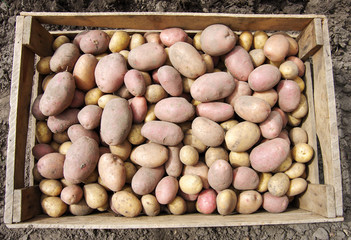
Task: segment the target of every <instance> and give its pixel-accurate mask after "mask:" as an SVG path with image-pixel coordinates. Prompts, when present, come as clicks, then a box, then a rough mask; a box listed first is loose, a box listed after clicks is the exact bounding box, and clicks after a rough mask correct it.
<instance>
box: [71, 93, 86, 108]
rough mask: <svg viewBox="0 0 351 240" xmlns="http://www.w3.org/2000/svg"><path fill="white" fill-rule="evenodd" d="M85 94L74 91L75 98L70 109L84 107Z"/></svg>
mask: <svg viewBox="0 0 351 240" xmlns="http://www.w3.org/2000/svg"><path fill="white" fill-rule="evenodd" d="M84 98H85V95H84V92H82V91H80V90H78V89H76V90H75V91H74V96H73V100H72V102H71V104H70V105H69V107H70V108H80V107H82V106H83V105H84Z"/></svg>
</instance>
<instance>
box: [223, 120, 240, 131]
mask: <svg viewBox="0 0 351 240" xmlns="http://www.w3.org/2000/svg"><path fill="white" fill-rule="evenodd" d="M238 123H239V122H238V121H237V120H227V121H225V122H222V123H221V124H220V125H221V127H222V128H223V129H224V131H228V130H229V129H231V128H232V127H234V126H235V125H237V124H238Z"/></svg>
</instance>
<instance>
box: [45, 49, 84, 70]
mask: <svg viewBox="0 0 351 240" xmlns="http://www.w3.org/2000/svg"><path fill="white" fill-rule="evenodd" d="M79 56H80V53H79V49H78V47H77V46H76V45H74V44H73V43H65V44H62V45H61V46H60V47H59V48H58V49H56V51H55V53H54V55H53V56H52V57H51V59H50V69H51V71H53V72H56V73H58V72H64V71H68V72H72V70H73V67H74V65H75V64H76V62H77V60H78V58H79Z"/></svg>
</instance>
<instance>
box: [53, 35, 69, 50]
mask: <svg viewBox="0 0 351 240" xmlns="http://www.w3.org/2000/svg"><path fill="white" fill-rule="evenodd" d="M69 42H71V40H70V39H69V38H68V37H67V36H65V35H61V36H58V37H57V38H55V40H54V41H53V42H52V49H53V50H54V51H56V49H58V48H59V47H60V46H61V45H62V44H65V43H69Z"/></svg>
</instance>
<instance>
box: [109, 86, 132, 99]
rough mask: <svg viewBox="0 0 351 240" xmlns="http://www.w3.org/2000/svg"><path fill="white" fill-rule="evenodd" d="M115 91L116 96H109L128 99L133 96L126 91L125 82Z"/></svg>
mask: <svg viewBox="0 0 351 240" xmlns="http://www.w3.org/2000/svg"><path fill="white" fill-rule="evenodd" d="M115 93H116V94H117V96H116V95H110V96H116V97H121V98H125V99H130V98H132V97H133V95H132V94H131V93H130V92H129V91H128V89H127V87H126V85H125V84H123V85H122V86H121V87H120V88H119V89H118V90H117V92H115ZM104 96H106V95H104Z"/></svg>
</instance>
